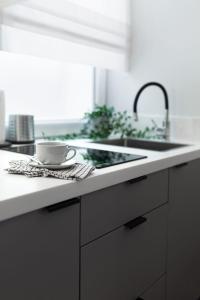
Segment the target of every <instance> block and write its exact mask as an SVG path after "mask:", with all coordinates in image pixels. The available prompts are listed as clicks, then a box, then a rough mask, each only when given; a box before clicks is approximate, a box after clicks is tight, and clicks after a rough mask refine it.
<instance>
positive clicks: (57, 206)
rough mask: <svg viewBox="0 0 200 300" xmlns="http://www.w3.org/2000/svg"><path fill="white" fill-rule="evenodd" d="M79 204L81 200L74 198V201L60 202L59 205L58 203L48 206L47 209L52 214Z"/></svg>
mask: <svg viewBox="0 0 200 300" xmlns="http://www.w3.org/2000/svg"><path fill="white" fill-rule="evenodd" d="M79 202H80V199H79V198H74V199H70V200H66V201H63V202H59V203H56V204H53V205H50V206H47V207H46V208H45V209H46V210H47V211H48V212H49V213H51V212H54V211H57V210H60V209H62V208H66V207H69V206H72V205H75V204H77V203H79Z"/></svg>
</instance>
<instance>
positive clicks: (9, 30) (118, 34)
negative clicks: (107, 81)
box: [1, 0, 130, 70]
mask: <svg viewBox="0 0 200 300" xmlns="http://www.w3.org/2000/svg"><path fill="white" fill-rule="evenodd" d="M7 1H8V4H9V2H10V1H12V0H7ZM2 2H6V0H4V1H2ZM129 5H130V0H71V1H69V0H56V1H55V0H24V1H23V0H21V1H20V0H19V3H17V4H13V5H9V6H7V7H4V8H3V9H1V49H3V50H6V51H12V52H16V53H23V54H30V55H34V56H40V57H47V58H53V59H59V60H68V61H72V62H76V63H77V62H78V63H86V64H91V65H95V66H98V67H103V68H110V69H121V70H127V68H128V61H129V45H130V40H129V39H130V26H129V17H128V16H129V13H130V7H129Z"/></svg>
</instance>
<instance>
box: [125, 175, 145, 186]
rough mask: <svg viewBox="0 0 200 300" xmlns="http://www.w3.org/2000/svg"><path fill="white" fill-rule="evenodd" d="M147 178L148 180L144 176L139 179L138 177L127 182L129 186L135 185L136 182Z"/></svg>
mask: <svg viewBox="0 0 200 300" xmlns="http://www.w3.org/2000/svg"><path fill="white" fill-rule="evenodd" d="M147 178H148V176H146V175H145V176H141V177H138V178H134V179H131V180H129V181H127V182H128V183H130V184H133V183H137V182H140V181H143V180H146V179H147Z"/></svg>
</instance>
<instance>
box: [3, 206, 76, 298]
mask: <svg viewBox="0 0 200 300" xmlns="http://www.w3.org/2000/svg"><path fill="white" fill-rule="evenodd" d="M68 204H73V202H69V203H68ZM65 206H66V203H62V204H61V205H58V206H57V205H55V206H52V207H49V209H42V210H39V211H35V212H33V213H29V214H26V215H23V216H20V217H17V218H13V219H11V220H7V221H5V222H1V223H0V299H2V300H14V299H15V300H58V299H59V300H66V299H68V300H78V298H79V204H74V205H71V206H69V207H68V206H67V207H65Z"/></svg>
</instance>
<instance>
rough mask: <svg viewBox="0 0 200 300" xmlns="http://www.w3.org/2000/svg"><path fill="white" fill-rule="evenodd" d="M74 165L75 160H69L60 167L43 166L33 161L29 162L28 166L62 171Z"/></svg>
mask: <svg viewBox="0 0 200 300" xmlns="http://www.w3.org/2000/svg"><path fill="white" fill-rule="evenodd" d="M75 163H76V160H75V159H71V160H70V161H66V162H65V163H63V164H61V165H43V164H39V163H37V162H34V161H32V162H30V163H29V165H30V166H31V167H36V168H42V169H50V170H63V169H67V168H69V167H71V166H73V165H74V164H75Z"/></svg>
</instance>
